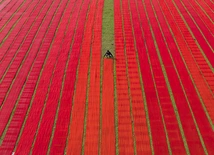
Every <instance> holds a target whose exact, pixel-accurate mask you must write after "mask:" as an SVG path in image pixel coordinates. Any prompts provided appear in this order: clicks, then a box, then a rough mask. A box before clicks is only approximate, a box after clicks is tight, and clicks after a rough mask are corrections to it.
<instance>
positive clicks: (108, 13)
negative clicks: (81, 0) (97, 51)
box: [102, 0, 115, 56]
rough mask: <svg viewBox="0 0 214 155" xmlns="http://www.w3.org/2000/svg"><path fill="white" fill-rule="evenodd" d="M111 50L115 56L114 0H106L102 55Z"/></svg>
mask: <svg viewBox="0 0 214 155" xmlns="http://www.w3.org/2000/svg"><path fill="white" fill-rule="evenodd" d="M107 50H109V51H110V52H111V53H112V54H113V55H114V56H115V50H114V1H113V0H105V2H104V9H103V23H102V55H104V54H105V53H106V51H107Z"/></svg>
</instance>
